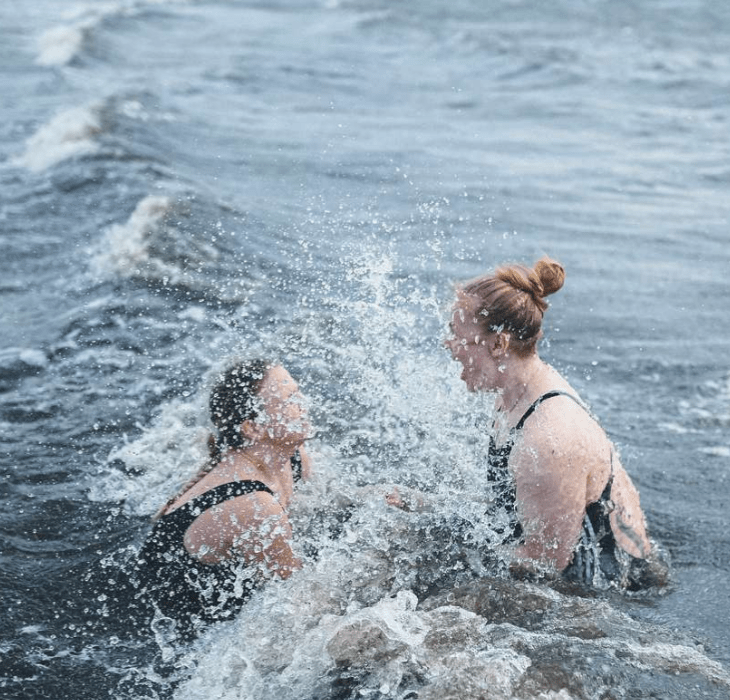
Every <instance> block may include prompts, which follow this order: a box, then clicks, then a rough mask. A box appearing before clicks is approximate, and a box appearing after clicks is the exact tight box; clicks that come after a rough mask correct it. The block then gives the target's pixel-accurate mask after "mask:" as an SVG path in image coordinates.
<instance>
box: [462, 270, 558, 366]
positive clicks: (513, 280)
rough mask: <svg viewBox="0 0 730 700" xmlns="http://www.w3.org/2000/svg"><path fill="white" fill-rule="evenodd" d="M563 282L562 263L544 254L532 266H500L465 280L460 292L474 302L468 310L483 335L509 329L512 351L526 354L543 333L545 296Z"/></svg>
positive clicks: (554, 290)
mask: <svg viewBox="0 0 730 700" xmlns="http://www.w3.org/2000/svg"><path fill="white" fill-rule="evenodd" d="M564 281H565V270H564V269H563V266H562V265H561V264H560V263H559V262H556V261H555V260H552V259H550V258H548V257H543V258H541V259H540V260H538V261H537V262H536V263H535V266H534V267H532V268H529V267H526V266H524V265H516V264H515V265H504V266H502V267H499V268H497V270H496V271H495V272H494V274H491V275H485V276H484V277H479V278H477V279H475V280H472V281H470V282H466V283H465V284H464V285H463V286H461V288H460V289H459V291H460V293H461V294H462V295H465V296H467V297H469V299H470V300H471V301H472V302H473V306H471V308H470V311H472V312H473V313H474V316H475V322H476V323H477V324H478V325H479V326H480V328H482V330H483V331H484V332H485V334H486V333H494V332H496V331H502V330H504V331H508V332H509V333H511V334H512V340H513V346H514V348H515V352H516V353H517V354H518V355H521V356H523V357H526V356H527V355H529V354H531V353H532V352H534V350H535V346H536V345H537V341H538V340H539V339H540V338H541V336H542V317H543V315H544V314H545V310H546V309H547V307H548V304H547V302H546V301H545V297H546V296H548V295H550V294H554V293H555V292H557V291H558V290H559V289H560V288H561V287H562V286H563V282H564Z"/></svg>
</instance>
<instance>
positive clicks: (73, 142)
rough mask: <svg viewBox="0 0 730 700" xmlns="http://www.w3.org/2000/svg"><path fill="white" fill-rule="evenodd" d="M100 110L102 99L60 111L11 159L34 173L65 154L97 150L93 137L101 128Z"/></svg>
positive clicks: (87, 153) (65, 157) (79, 154)
mask: <svg viewBox="0 0 730 700" xmlns="http://www.w3.org/2000/svg"><path fill="white" fill-rule="evenodd" d="M103 112H104V104H103V103H101V102H93V103H91V104H88V105H85V106H83V107H73V108H71V109H67V110H65V111H63V112H59V113H58V114H56V115H55V116H54V117H53V118H52V119H51V120H50V121H49V122H48V123H47V124H44V125H43V126H41V127H40V128H39V129H38V131H36V133H35V134H33V136H31V137H30V138H29V139H28V140H27V141H26V144H25V151H24V152H23V153H22V154H21V155H19V156H17V157H16V158H14V159H13V160H12V161H11V162H12V163H13V165H19V166H21V167H24V168H27V169H28V170H30V171H32V172H36V173H37V172H42V171H43V170H46V169H47V168H50V167H51V166H53V165H56V164H57V163H60V162H61V161H63V160H66V159H68V158H74V157H78V156H84V155H89V154H92V153H96V151H97V150H98V148H99V145H98V143H97V142H96V140H95V139H96V137H97V136H98V135H99V134H100V133H101V132H102V131H103V129H104V126H103V125H104V118H103Z"/></svg>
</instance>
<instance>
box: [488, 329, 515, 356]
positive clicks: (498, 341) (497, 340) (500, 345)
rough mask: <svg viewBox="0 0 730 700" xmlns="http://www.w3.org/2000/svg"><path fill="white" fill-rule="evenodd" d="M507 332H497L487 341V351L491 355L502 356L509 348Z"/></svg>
mask: <svg viewBox="0 0 730 700" xmlns="http://www.w3.org/2000/svg"><path fill="white" fill-rule="evenodd" d="M509 341H510V337H509V333H502V332H498V333H495V334H494V337H493V338H492V339H491V342H490V343H489V351H490V353H491V355H492V357H494V358H497V357H504V356H505V355H506V354H507V351H508V350H509Z"/></svg>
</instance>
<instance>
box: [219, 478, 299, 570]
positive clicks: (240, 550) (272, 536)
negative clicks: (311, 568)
mask: <svg viewBox="0 0 730 700" xmlns="http://www.w3.org/2000/svg"><path fill="white" fill-rule="evenodd" d="M244 498H247V499H248V500H247V501H245V500H244ZM236 501H241V503H236ZM231 507H232V508H233V510H234V513H232V514H231V515H232V516H233V519H235V521H236V523H237V527H236V530H237V531H236V532H235V534H234V536H233V538H232V542H231V554H232V555H233V556H236V557H241V558H243V559H244V561H246V562H247V563H250V564H262V565H263V566H265V567H266V569H268V570H269V571H270V572H271V573H272V574H275V575H277V576H280V577H281V578H287V577H288V576H289V575H290V574H291V573H292V572H293V571H295V570H296V569H299V568H301V562H300V561H299V559H297V557H296V556H295V555H294V552H293V551H292V548H291V539H292V532H291V525H290V523H289V518H288V517H287V514H286V512H285V511H284V509H283V508H282V507H281V506H280V505H279V503H278V502H277V501H276V499H274V497H273V496H271V495H270V494H268V493H266V492H260V493H254V494H248V495H247V497H240V498H236V499H234V500H233V501H232V502H231Z"/></svg>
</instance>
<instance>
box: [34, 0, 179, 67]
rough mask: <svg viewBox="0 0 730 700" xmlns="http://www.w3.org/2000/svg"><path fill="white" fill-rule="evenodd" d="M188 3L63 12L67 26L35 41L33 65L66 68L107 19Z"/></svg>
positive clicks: (164, 0)
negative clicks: (156, 6) (35, 51)
mask: <svg viewBox="0 0 730 700" xmlns="http://www.w3.org/2000/svg"><path fill="white" fill-rule="evenodd" d="M187 2H189V0H127V1H126V2H106V3H97V4H93V5H91V4H85V5H79V6H76V7H74V8H71V9H70V10H69V11H68V12H67V13H66V19H67V21H68V23H67V24H62V25H58V26H56V27H51V28H50V29H48V30H46V31H45V32H43V34H41V36H40V37H39V38H38V42H37V45H38V55H37V57H36V63H37V64H38V65H40V66H49V67H51V66H66V65H68V64H70V63H71V62H72V61H73V60H74V59H75V58H76V57H77V56H78V55H79V54H80V53H81V52H82V51H83V49H84V46H85V44H86V42H87V41H88V39H89V37H90V36H91V34H92V32H93V31H94V30H95V29H96V28H97V26H98V25H99V24H100V23H101V22H102V21H103V20H104V19H105V18H107V17H112V16H114V15H125V14H126V15H128V14H132V13H134V12H137V11H139V10H140V9H144V8H145V7H146V6H148V5H161V4H167V5H171V4H186V3H187Z"/></svg>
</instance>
